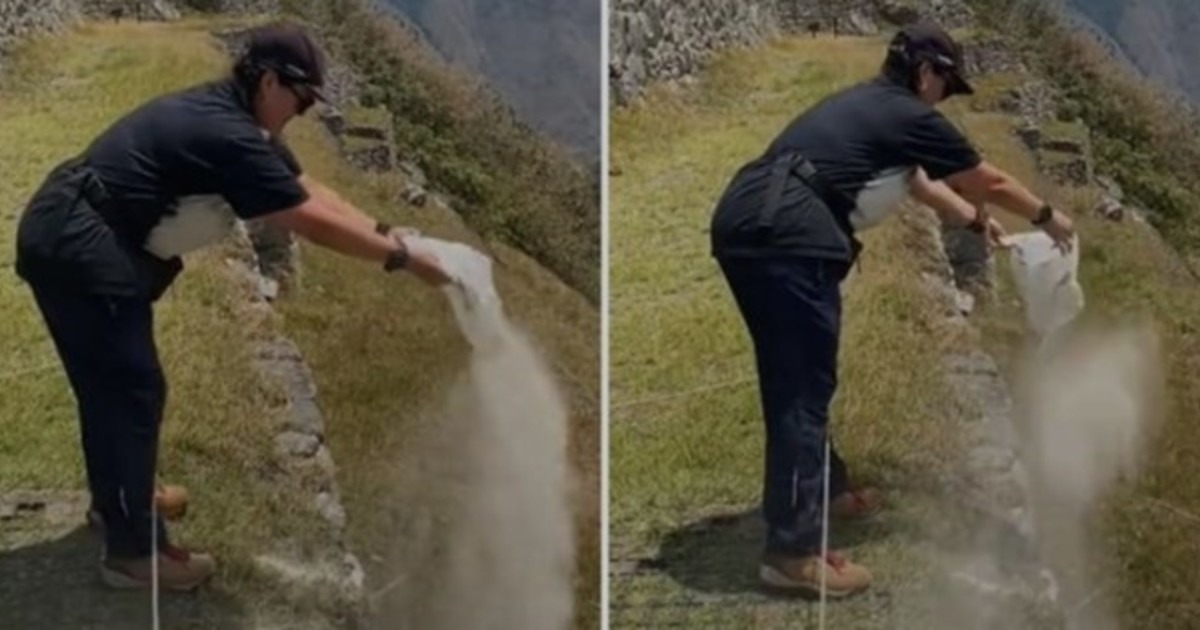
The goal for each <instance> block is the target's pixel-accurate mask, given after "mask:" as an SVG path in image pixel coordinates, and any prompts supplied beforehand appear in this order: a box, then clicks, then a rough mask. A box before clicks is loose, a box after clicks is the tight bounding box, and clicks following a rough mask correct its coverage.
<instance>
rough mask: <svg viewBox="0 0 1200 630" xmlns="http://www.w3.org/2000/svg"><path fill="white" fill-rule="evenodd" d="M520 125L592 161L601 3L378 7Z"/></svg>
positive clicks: (419, 1)
mask: <svg viewBox="0 0 1200 630" xmlns="http://www.w3.org/2000/svg"><path fill="white" fill-rule="evenodd" d="M377 1H378V2H380V3H381V4H383V5H386V6H390V7H392V8H394V9H396V10H397V11H399V12H400V13H401V14H402V15H404V16H405V17H406V18H407V19H408V21H409V22H411V23H413V24H415V25H416V26H417V27H418V28H420V29H421V31H422V32H423V33H424V34H425V36H426V38H428V39H429V41H430V42H431V43H432V44H433V46H434V47H435V48H437V50H438V51H439V52H440V53H441V54H442V55H443V56H444V57H446V58H447V59H448V60H450V61H452V62H454V63H457V64H459V65H462V66H464V67H466V68H469V69H470V70H472V71H474V72H476V73H478V74H480V75H482V76H483V77H485V78H486V79H487V80H488V81H489V83H491V84H492V85H493V87H495V88H496V90H497V91H498V92H499V93H500V94H502V95H503V96H504V97H505V98H506V99H507V100H508V101H509V102H510V103H511V104H512V105H513V108H514V109H515V110H516V111H517V113H518V115H520V116H521V117H522V118H523V119H525V121H526V122H528V123H529V124H530V125H532V126H533V127H535V128H537V129H540V130H542V131H543V132H545V133H547V134H549V135H550V136H552V137H554V138H555V139H557V140H559V141H560V142H562V143H563V144H565V145H567V146H569V147H571V148H573V149H575V150H576V151H577V152H579V153H581V154H583V155H585V156H586V157H587V158H588V159H589V161H599V155H600V110H601V106H600V85H601V84H600V82H601V75H600V68H601V63H600V28H601V7H602V3H601V1H600V0H377Z"/></svg>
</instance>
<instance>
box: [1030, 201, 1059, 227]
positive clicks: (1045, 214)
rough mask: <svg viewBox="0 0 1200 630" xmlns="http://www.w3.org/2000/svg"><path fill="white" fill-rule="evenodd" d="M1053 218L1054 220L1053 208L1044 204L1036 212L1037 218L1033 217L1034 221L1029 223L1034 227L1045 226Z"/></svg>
mask: <svg viewBox="0 0 1200 630" xmlns="http://www.w3.org/2000/svg"><path fill="white" fill-rule="evenodd" d="M1053 218H1054V207H1053V206H1051V205H1050V204H1044V205H1043V206H1042V207H1041V208H1040V209H1039V210H1038V214H1037V216H1036V217H1034V219H1033V220H1032V221H1030V223H1032V224H1034V225H1039V226H1040V225H1046V224H1047V223H1049V222H1050V219H1053Z"/></svg>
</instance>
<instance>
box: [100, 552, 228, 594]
mask: <svg viewBox="0 0 1200 630" xmlns="http://www.w3.org/2000/svg"><path fill="white" fill-rule="evenodd" d="M152 570H153V567H151V561H150V557H149V556H147V557H145V558H129V559H127V558H104V559H103V560H102V561H101V562H100V579H101V580H102V581H103V582H104V583H105V584H107V585H108V586H110V587H112V588H119V589H139V588H149V587H150V582H151V576H152V575H153V574H152V573H151V571H152ZM216 570H217V563H216V561H215V560H213V558H212V556H210V555H208V554H204V553H192V552H189V551H187V550H186V549H183V548H182V547H175V546H171V545H167V546H166V547H164V548H162V549H159V550H158V585H159V586H160V587H162V588H165V589H168V590H172V591H191V590H194V589H195V588H197V587H198V586H200V585H201V584H203V583H204V582H205V581H206V580H208V578H210V577H212V574H213V573H214V572H216Z"/></svg>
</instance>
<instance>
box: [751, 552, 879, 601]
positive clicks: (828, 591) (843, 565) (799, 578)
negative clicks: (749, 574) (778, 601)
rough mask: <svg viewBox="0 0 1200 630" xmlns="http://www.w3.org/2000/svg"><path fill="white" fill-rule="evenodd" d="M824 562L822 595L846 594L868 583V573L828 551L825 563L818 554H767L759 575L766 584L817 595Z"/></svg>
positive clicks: (856, 591)
mask: <svg viewBox="0 0 1200 630" xmlns="http://www.w3.org/2000/svg"><path fill="white" fill-rule="evenodd" d="M822 564H824V565H825V595H826V597H830V598H833V599H837V598H840V597H849V596H850V595H853V594H855V593H858V592H861V591H864V590H866V589H867V587H869V586H870V585H871V572H870V571H868V570H867V569H866V567H864V566H861V565H857V564H854V563H852V562H850V561H849V560H847V559H846V558H845V557H844V556H842V555H841V554H839V553H835V552H832V551H831V552H829V553H828V554H826V556H825V561H824V563H822V562H821V557H820V556H819V555H815V554H814V555H811V556H804V557H795V556H778V555H767V556H766V557H765V558H763V562H762V565H761V566H760V567H759V570H758V576H759V578H760V579H761V580H762V581H763V582H764V583H766V584H767V585H768V586H771V587H773V588H778V589H784V590H788V591H795V592H798V593H801V594H803V595H810V596H813V597H820V595H821V565H822Z"/></svg>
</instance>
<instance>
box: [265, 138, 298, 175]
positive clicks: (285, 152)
mask: <svg viewBox="0 0 1200 630" xmlns="http://www.w3.org/2000/svg"><path fill="white" fill-rule="evenodd" d="M271 146H273V147H275V150H276V151H278V152H279V157H281V158H283V163H284V164H285V165H286V166H287V168H288V170H289V171H291V172H292V175H295V176H296V177H300V176H301V175H303V174H304V169H303V168H301V167H300V161H299V160H297V159H296V154H295V153H292V150H291V149H290V148H289V147H288V145H286V144H284V142H283V140H280V139H279V138H278V137H272V138H271Z"/></svg>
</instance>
